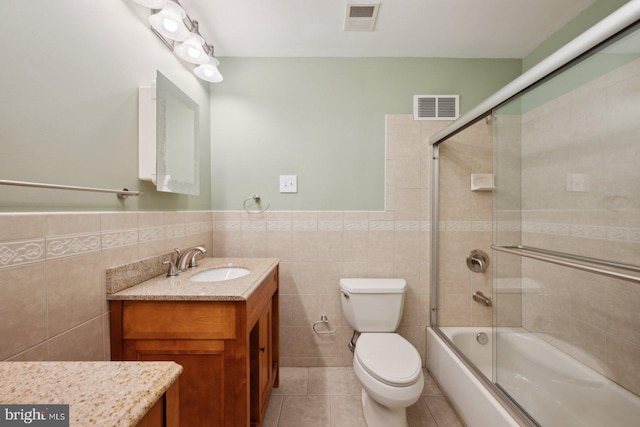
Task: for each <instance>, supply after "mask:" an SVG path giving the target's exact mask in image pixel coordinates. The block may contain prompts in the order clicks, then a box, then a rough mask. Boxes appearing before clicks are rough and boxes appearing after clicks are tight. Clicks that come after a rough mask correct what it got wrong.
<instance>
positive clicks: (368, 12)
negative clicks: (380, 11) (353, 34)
mask: <svg viewBox="0 0 640 427" xmlns="http://www.w3.org/2000/svg"><path fill="white" fill-rule="evenodd" d="M375 10H376V8H375V7H374V6H353V5H352V6H351V7H350V8H349V18H373V13H374V12H375Z"/></svg>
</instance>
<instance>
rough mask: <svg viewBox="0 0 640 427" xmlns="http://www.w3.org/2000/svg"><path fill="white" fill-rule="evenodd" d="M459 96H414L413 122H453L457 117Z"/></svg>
mask: <svg viewBox="0 0 640 427" xmlns="http://www.w3.org/2000/svg"><path fill="white" fill-rule="evenodd" d="M459 104H460V95H415V96H414V97H413V119H414V120H454V119H457V118H458V115H459V111H460V109H459Z"/></svg>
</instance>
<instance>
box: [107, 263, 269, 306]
mask: <svg viewBox="0 0 640 427" xmlns="http://www.w3.org/2000/svg"><path fill="white" fill-rule="evenodd" d="M279 262H280V261H279V260H278V259H277V258H203V259H202V260H201V261H199V266H198V267H197V268H190V269H188V270H187V271H184V272H181V273H180V274H179V275H178V276H174V277H166V276H165V274H162V275H160V276H158V277H155V278H153V279H151V280H147V281H146V282H143V283H140V284H139V285H135V286H132V287H130V288H127V289H124V290H122V291H119V292H116V293H112V294H108V295H107V298H108V299H110V300H156V301H163V300H164V301H179V300H195V301H245V300H247V299H248V298H249V296H250V295H251V294H252V293H253V291H255V290H256V289H257V287H258V286H259V285H260V283H262V281H263V280H264V279H265V278H266V277H267V275H268V274H270V273H271V272H272V271H273V269H274V268H276V267H277V266H278V263H279ZM217 267H244V268H246V269H248V270H250V271H251V272H250V273H249V274H248V275H246V276H243V277H238V278H237V279H231V280H225V281H220V282H192V281H190V280H189V278H190V277H191V276H193V275H194V274H197V273H199V272H201V271H205V270H210V269H212V268H217Z"/></svg>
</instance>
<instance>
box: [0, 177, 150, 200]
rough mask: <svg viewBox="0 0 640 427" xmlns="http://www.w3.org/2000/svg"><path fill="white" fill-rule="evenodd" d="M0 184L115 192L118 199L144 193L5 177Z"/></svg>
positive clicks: (124, 189)
mask: <svg viewBox="0 0 640 427" xmlns="http://www.w3.org/2000/svg"><path fill="white" fill-rule="evenodd" d="M0 185H14V186H18V187H35V188H49V189H54V190H74V191H91V192H94V193H113V194H117V195H118V198H119V199H126V198H127V197H128V196H142V195H143V194H144V193H143V192H142V191H129V190H128V189H126V188H123V189H122V190H109V189H106V188H92V187H76V186H73V185H58V184H43V183H40V182H25V181H9V180H6V179H0Z"/></svg>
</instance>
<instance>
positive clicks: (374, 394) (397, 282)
mask: <svg viewBox="0 0 640 427" xmlns="http://www.w3.org/2000/svg"><path fill="white" fill-rule="evenodd" d="M406 287H407V282H406V281H405V280H404V279H340V291H341V293H342V298H341V300H342V311H343V312H344V315H345V317H346V318H347V321H348V322H349V324H350V325H351V327H353V328H354V329H355V330H356V331H358V332H361V335H360V337H359V338H358V341H357V343H356V347H355V351H354V357H353V369H354V371H355V373H356V376H357V377H358V380H359V381H360V384H361V385H362V409H363V412H364V419H365V421H366V422H367V426H368V427H406V426H407V407H408V406H411V405H413V404H414V403H415V402H416V401H417V400H418V399H419V398H420V393H422V388H423V387H424V379H423V375H422V361H421V359H420V354H419V353H418V351H417V350H416V349H415V347H413V345H411V343H409V341H407V340H405V339H404V338H403V337H402V336H400V335H399V334H396V333H394V331H395V330H396V329H397V327H398V325H400V320H401V319H402V311H403V309H404V293H405V289H406Z"/></svg>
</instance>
